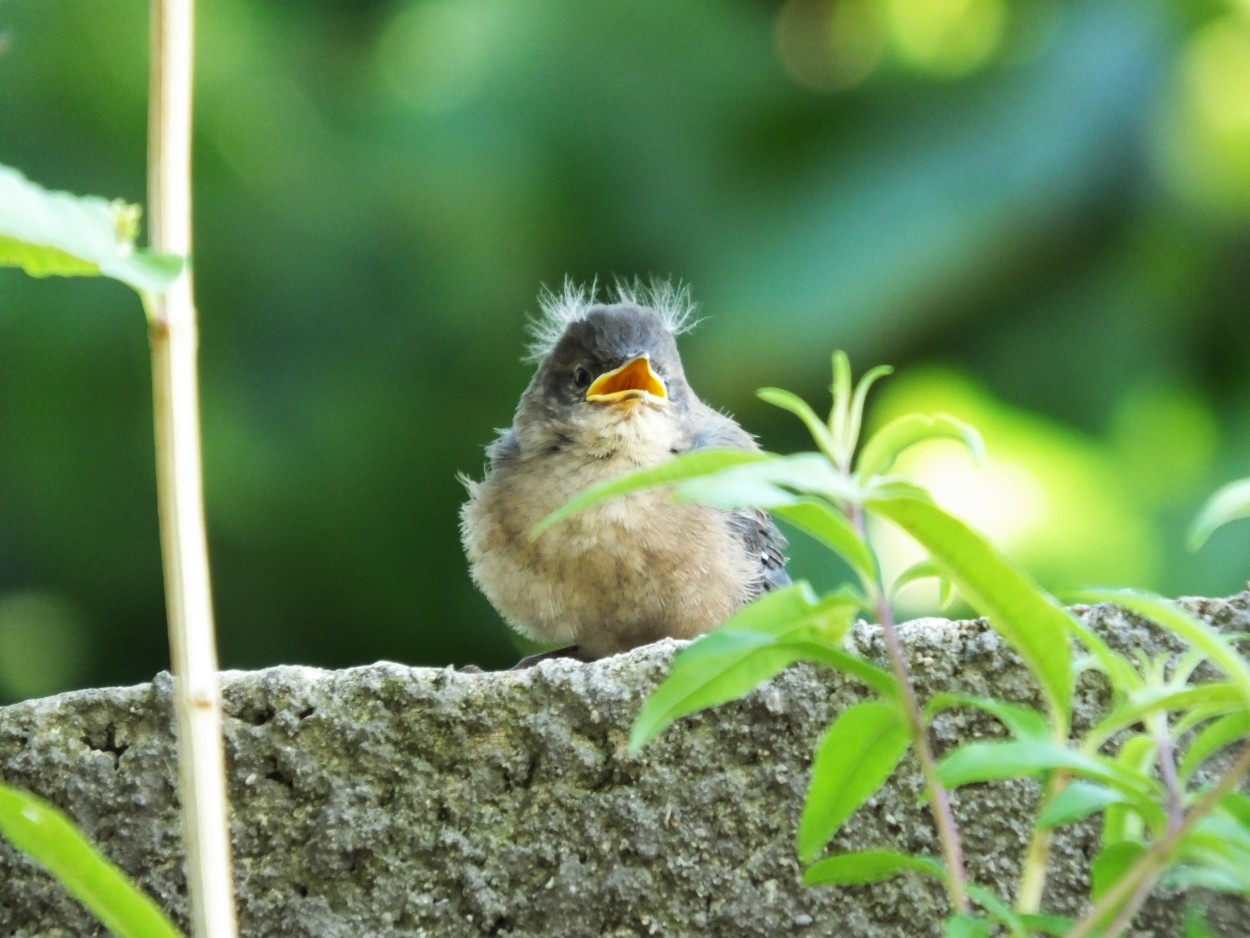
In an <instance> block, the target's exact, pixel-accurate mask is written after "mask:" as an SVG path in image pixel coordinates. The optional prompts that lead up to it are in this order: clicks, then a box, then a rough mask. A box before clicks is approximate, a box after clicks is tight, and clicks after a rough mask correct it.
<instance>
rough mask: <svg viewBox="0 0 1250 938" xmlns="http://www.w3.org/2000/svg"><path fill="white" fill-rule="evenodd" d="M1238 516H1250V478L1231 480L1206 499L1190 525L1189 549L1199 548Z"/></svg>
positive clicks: (1187, 539) (1187, 540) (1187, 537)
mask: <svg viewBox="0 0 1250 938" xmlns="http://www.w3.org/2000/svg"><path fill="white" fill-rule="evenodd" d="M1238 518H1250V479H1238V480H1237V481H1236V482H1230V483H1228V485H1225V486H1223V487H1222V488H1220V489H1218V490H1217V491H1216V492H1215V493H1214V494H1213V495H1212V496H1211V497H1210V498H1208V499H1207V500H1206V502H1205V503H1204V504H1203V506H1202V507H1201V508H1200V509H1199V510H1198V514H1197V515H1196V516H1195V517H1194V520H1193V523H1192V524H1191V525H1190V526H1189V533H1188V535H1187V536H1186V542H1187V544H1188V546H1189V549H1190V550H1197V549H1198V548H1200V547H1201V546H1202V545H1203V544H1205V543H1206V542H1207V538H1209V537H1210V536H1211V535H1212V534H1214V533H1215V531H1216V530H1217V529H1219V528H1221V527H1223V526H1224V525H1226V524H1228V523H1229V522H1230V521H1236V520H1237V519H1238Z"/></svg>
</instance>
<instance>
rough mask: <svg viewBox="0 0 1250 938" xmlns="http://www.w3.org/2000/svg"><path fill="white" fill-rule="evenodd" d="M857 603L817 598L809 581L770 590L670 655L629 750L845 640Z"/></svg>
mask: <svg viewBox="0 0 1250 938" xmlns="http://www.w3.org/2000/svg"><path fill="white" fill-rule="evenodd" d="M857 609H858V605H857V604H856V603H855V602H854V601H853V600H851V599H849V598H847V597H846V596H844V595H842V594H833V595H831V596H827V597H825V598H823V599H819V600H818V599H817V598H816V595H815V594H814V593H813V592H812V588H811V586H810V585H808V584H807V583H805V582H799V583H795V584H794V585H792V586H788V587H786V588H784V589H780V590H775V591H773V592H770V593H765V594H764V595H763V596H761V597H760V598H759V599H757V600H756V601H755V602H753V603H751V604H750V605H749V606H745V607H744V608H743V609H742V610H740V611H739V612H738V613H736V614H735V615H734V616H732V617H730V618H729V619H728V620H727V621H726V622H725V624H724V625H722V626H721V627H720V628H718V629H716V630H715V631H713V632H709V633H708V634H707V635H705V636H703V637H702V638H700V639H698V640H697V641H696V642H694V643H693V644H692V645H690V646H689V647H688V648H685V649H683V650H682V651H680V652H679V653H678V654H677V655H676V656H675V657H674V658H673V668H672V671H671V672H669V675H668V677H667V678H665V679H664V681H663V682H662V683H661V684H660V685H659V687H657V688H656V689H655V691H654V692H653V693H652V694H651V696H650V697H648V698H647V701H646V703H645V704H643V706H642V710H641V711H640V712H639V714H638V716H637V718H636V719H635V720H634V726H633V729H632V730H631V732H630V737H629V747H630V752H631V753H635V754H636V753H637V752H639V751H640V750H641V749H642V747H643V746H645V745H646V744H647V743H648V742H650V741H651V740H652V739H654V738H655V737H656V736H658V735H659V734H660V733H661V732H663V731H664V729H665V728H666V727H667V726H668V725H669V724H671V723H672V722H674V721H675V720H678V719H680V718H681V717H683V716H686V715H688V714H691V713H694V712H695V711H697V710H704V709H707V708H708V707H714V706H716V705H717V704H722V703H725V702H726V701H729V700H734V699H736V698H738V697H742V696H743V695H745V694H747V693H749V692H750V691H751V690H753V689H754V688H755V687H757V686H758V685H760V684H762V683H763V682H764V681H767V680H768V679H769V678H771V677H773V676H775V675H776V674H778V673H780V672H781V671H783V670H785V669H786V668H787V667H789V666H790V665H791V664H793V663H794V662H795V661H799V660H802V659H804V658H806V657H809V656H810V655H811V653H812V651H813V649H818V648H819V647H820V646H821V645H832V644H833V643H836V642H838V641H840V640H841V638H842V636H843V635H844V634H845V633H846V631H847V630H848V629H849V628H850V627H851V617H852V616H853V615H854V613H855V612H856V610H857ZM818 653H819V652H817V654H818Z"/></svg>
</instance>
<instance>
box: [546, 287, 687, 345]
mask: <svg viewBox="0 0 1250 938" xmlns="http://www.w3.org/2000/svg"><path fill="white" fill-rule="evenodd" d="M607 302H608V303H629V304H630V305H631V306H645V307H647V308H648V309H653V310H655V311H656V312H657V313H658V314H659V316H660V319H662V320H663V321H664V327H665V328H666V329H668V331H669V333H670V334H671V335H673V336H677V335H680V334H681V333H683V332H688V331H689V330H691V329H693V328H694V327H695V326H696V325H697V324H698V320H697V319H695V315H694V314H695V309H696V307H695V304H694V302H693V301H692V300H691V299H690V289H689V288H688V287H686V286H683V285H682V284H680V283H670V282H669V281H667V280H651V281H650V282H648V283H643V282H642V281H641V280H633V281H628V280H617V281H616V282H615V283H613V284H612V286H611V287H609V288H608V297H607ZM538 304H539V306H540V307H541V309H542V312H541V313H540V314H539V316H538V317H537V318H536V319H532V320H531V321H530V335H531V336H532V338H531V340H530V343H529V346H528V349H527V352H526V355H525V360H526V361H532V362H540V361H542V360H543V359H544V358H546V357H547V354H548V353H549V352H550V351H551V350H552V348H554V347H555V344H556V343H557V342H559V341H560V337H561V336H562V335H564V330H565V329H567V328H568V327H569V324H570V323H574V322H577V321H578V320H579V319H584V318H586V313H587V312H589V311H590V310H591V309H594V308H595V307H596V306H598V305H601V301H600V299H599V282H598V281H597V280H592V281H591V282H590V283H589V284H577V283H574V282H573V281H572V280H570V279H567V278H566V279H565V281H564V287H563V289H562V290H561V291H560V292H559V293H556V292H555V291H554V290H551V289H549V288H547V287H544V288H543V290H542V292H541V293H540V294H539V295H538Z"/></svg>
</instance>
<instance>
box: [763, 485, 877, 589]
mask: <svg viewBox="0 0 1250 938" xmlns="http://www.w3.org/2000/svg"><path fill="white" fill-rule="evenodd" d="M761 507H763V506H761ZM769 510H770V511H771V512H772V513H773V514H774V515H776V516H777V517H778V518H781V519H783V520H785V521H788V522H790V523H791V524H792V525H794V526H795V527H796V528H798V529H799V530H801V531H803V532H805V533H806V534H809V535H810V536H812V537H814V538H815V539H816V540H818V541H820V542H821V543H822V544H824V545H825V546H826V547H828V548H829V549H830V550H832V551H833V552H834V553H835V554H837V555H838V556H839V557H841V558H842V559H843V560H845V561H846V562H847V563H848V564H850V566H851V569H852V570H854V571H855V573H856V574H858V576H859V577H860V579H861V581H863V582H864V583H865V584H869V583H873V582H875V581H876V576H877V563H876V560H874V559H873V555H872V552H871V551H870V550H869V549H868V546H867V545H866V544H865V543H864V542H863V540H862V539H861V538H860V536H859V532H858V531H856V530H855V526H854V525H852V524H851V522H850V521H848V520H847V519H846V516H845V515H842V514H841V513H839V512H837V511H835V510H834V509H833V508H831V507H830V506H829V505H828V504H826V503H824V502H821V501H816V500H814V499H810V498H804V499H800V500H798V501H795V502H794V503H793V504H790V505H773V506H771V507H770V508H769Z"/></svg>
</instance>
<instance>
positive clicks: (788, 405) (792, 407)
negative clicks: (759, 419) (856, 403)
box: [755, 388, 838, 462]
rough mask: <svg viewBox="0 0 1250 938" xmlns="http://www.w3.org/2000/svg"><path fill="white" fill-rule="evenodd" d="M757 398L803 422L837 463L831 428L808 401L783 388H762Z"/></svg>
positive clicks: (825, 452) (828, 455)
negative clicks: (817, 414) (786, 411)
mask: <svg viewBox="0 0 1250 938" xmlns="http://www.w3.org/2000/svg"><path fill="white" fill-rule="evenodd" d="M755 394H756V396H757V397H758V398H759V399H760V400H762V401H765V402H766V403H769V404H772V405H773V406H774V407H780V408H781V409H782V410H788V411H789V412H790V413H792V414H794V416H796V417H798V418H799V419H800V420H802V421H803V424H804V426H806V427H807V432H808V433H810V434H811V435H812V439H813V440H814V441H815V443H816V445H817V446H818V447H819V448H820V451H821V452H822V453H824V454H825V455H826V456H827V457H829V459H832V460H834V461H835V462H836V461H837V458H838V453H837V446H836V444H835V443H834V439H833V435H832V434H831V433H830V432H829V428H828V427H827V426H825V422H824V421H823V420H821V419H820V418H819V417H818V416H816V412H815V411H814V410H812V408H811V407H810V406H809V405H808V403H807V401H805V400H803V398H801V397H799V396H798V395H797V394H793V393H791V392H790V391H786V390H783V389H782V388H760V389H759V390H758V391H756V392H755Z"/></svg>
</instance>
